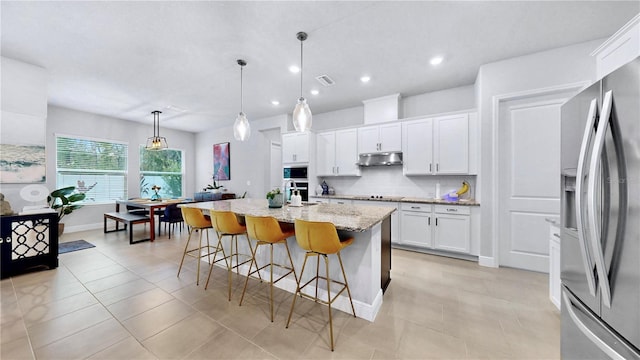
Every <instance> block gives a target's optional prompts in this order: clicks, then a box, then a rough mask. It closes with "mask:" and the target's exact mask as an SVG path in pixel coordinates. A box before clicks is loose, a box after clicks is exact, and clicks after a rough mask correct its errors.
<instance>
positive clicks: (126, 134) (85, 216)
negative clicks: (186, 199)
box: [2, 106, 195, 232]
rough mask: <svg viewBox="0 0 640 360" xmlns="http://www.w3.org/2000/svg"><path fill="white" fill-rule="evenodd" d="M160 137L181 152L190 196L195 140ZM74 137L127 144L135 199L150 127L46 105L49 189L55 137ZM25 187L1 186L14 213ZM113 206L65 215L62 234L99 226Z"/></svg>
mask: <svg viewBox="0 0 640 360" xmlns="http://www.w3.org/2000/svg"><path fill="white" fill-rule="evenodd" d="M161 131H162V135H163V136H165V137H166V138H167V142H168V143H169V147H171V148H173V149H181V150H184V156H185V159H184V160H185V161H184V164H185V178H184V189H183V191H184V194H185V195H186V196H190V194H193V191H194V178H193V176H192V175H191V174H192V173H193V169H194V168H195V162H194V154H195V147H194V138H195V135H194V134H192V133H189V132H184V131H177V130H171V129H163V128H161ZM56 134H62V135H75V136H80V137H89V138H95V139H106V140H115V141H122V142H126V143H128V145H129V154H128V155H129V164H128V178H127V181H128V189H129V196H138V195H139V193H138V188H139V179H140V169H139V161H138V160H139V146H140V145H142V144H144V143H145V142H146V140H147V137H149V136H150V135H152V134H153V128H152V126H151V125H150V124H149V125H144V124H139V123H136V122H132V121H127V120H122V119H116V118H111V117H106V116H102V115H96V114H91V113H87V112H82V111H76V110H71V109H66V108H61V107H55V106H49V107H48V117H47V130H46V141H47V142H46V153H47V181H46V183H45V184H44V185H45V186H46V187H47V188H49V190H54V189H56V188H57V186H56V143H55V135H56ZM25 185H26V184H3V185H2V191H3V193H4V194H5V196H6V197H7V200H8V201H9V202H11V207H12V208H13V209H14V211H19V210H20V209H21V208H22V207H23V206H24V205H28V204H27V203H25V201H24V200H22V199H21V198H20V195H19V191H20V189H21V188H22V187H24V186H25ZM114 210H115V206H114V205H113V204H101V205H99V204H96V205H85V206H84V207H83V208H81V209H79V210H77V211H75V212H74V213H72V214H70V215H67V216H65V218H64V219H63V222H64V223H65V232H73V231H80V230H86V229H95V228H100V227H102V220H103V214H104V213H105V212H108V211H114Z"/></svg>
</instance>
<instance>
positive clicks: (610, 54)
mask: <svg viewBox="0 0 640 360" xmlns="http://www.w3.org/2000/svg"><path fill="white" fill-rule="evenodd" d="M591 56H595V57H596V71H597V73H598V79H600V78H602V77H604V76H606V75H607V74H609V73H610V72H612V71H613V70H615V69H617V68H619V67H620V66H622V65H624V64H626V63H628V62H629V61H631V60H633V59H635V58H636V57H638V56H640V14H638V15H636V16H635V17H634V18H633V19H631V20H630V21H629V22H628V23H627V24H625V25H624V26H623V27H622V28H621V29H620V30H618V31H617V32H616V33H615V34H613V35H612V36H611V37H610V38H609V39H607V41H605V42H604V43H603V44H602V45H600V47H598V48H597V49H596V50H595V51H594V52H593V53H592V54H591Z"/></svg>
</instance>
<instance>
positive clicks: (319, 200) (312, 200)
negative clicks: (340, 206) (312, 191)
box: [309, 196, 329, 204]
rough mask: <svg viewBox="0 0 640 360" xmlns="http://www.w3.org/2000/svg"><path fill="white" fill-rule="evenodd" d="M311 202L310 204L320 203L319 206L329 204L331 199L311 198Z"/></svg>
mask: <svg viewBox="0 0 640 360" xmlns="http://www.w3.org/2000/svg"><path fill="white" fill-rule="evenodd" d="M309 202H310V203H318V204H328V203H329V198H321V197H314V196H309Z"/></svg>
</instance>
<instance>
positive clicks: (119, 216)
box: [104, 212, 151, 244]
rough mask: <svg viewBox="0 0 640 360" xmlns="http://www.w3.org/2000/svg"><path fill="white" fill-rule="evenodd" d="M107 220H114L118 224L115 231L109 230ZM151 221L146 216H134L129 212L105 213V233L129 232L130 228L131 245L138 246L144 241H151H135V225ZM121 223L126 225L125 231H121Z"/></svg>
mask: <svg viewBox="0 0 640 360" xmlns="http://www.w3.org/2000/svg"><path fill="white" fill-rule="evenodd" d="M107 219H111V220H114V221H115V222H116V229H115V230H107ZM150 220H151V219H149V217H148V216H145V215H139V214H132V213H129V212H108V213H104V232H105V234H106V233H110V232H114V231H122V230H127V226H128V227H129V244H136V243H139V242H142V241H149V239H142V240H136V241H133V224H142V223H148V222H149V221H150ZM120 223H124V229H119V228H118V227H119V225H120Z"/></svg>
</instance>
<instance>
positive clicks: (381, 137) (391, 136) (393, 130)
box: [358, 123, 402, 154]
mask: <svg viewBox="0 0 640 360" xmlns="http://www.w3.org/2000/svg"><path fill="white" fill-rule="evenodd" d="M401 129H402V128H401V124H400V123H390V124H383V125H376V126H365V127H361V128H358V153H359V154H363V153H376V152H382V151H402V135H401V134H402V130H401Z"/></svg>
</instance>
